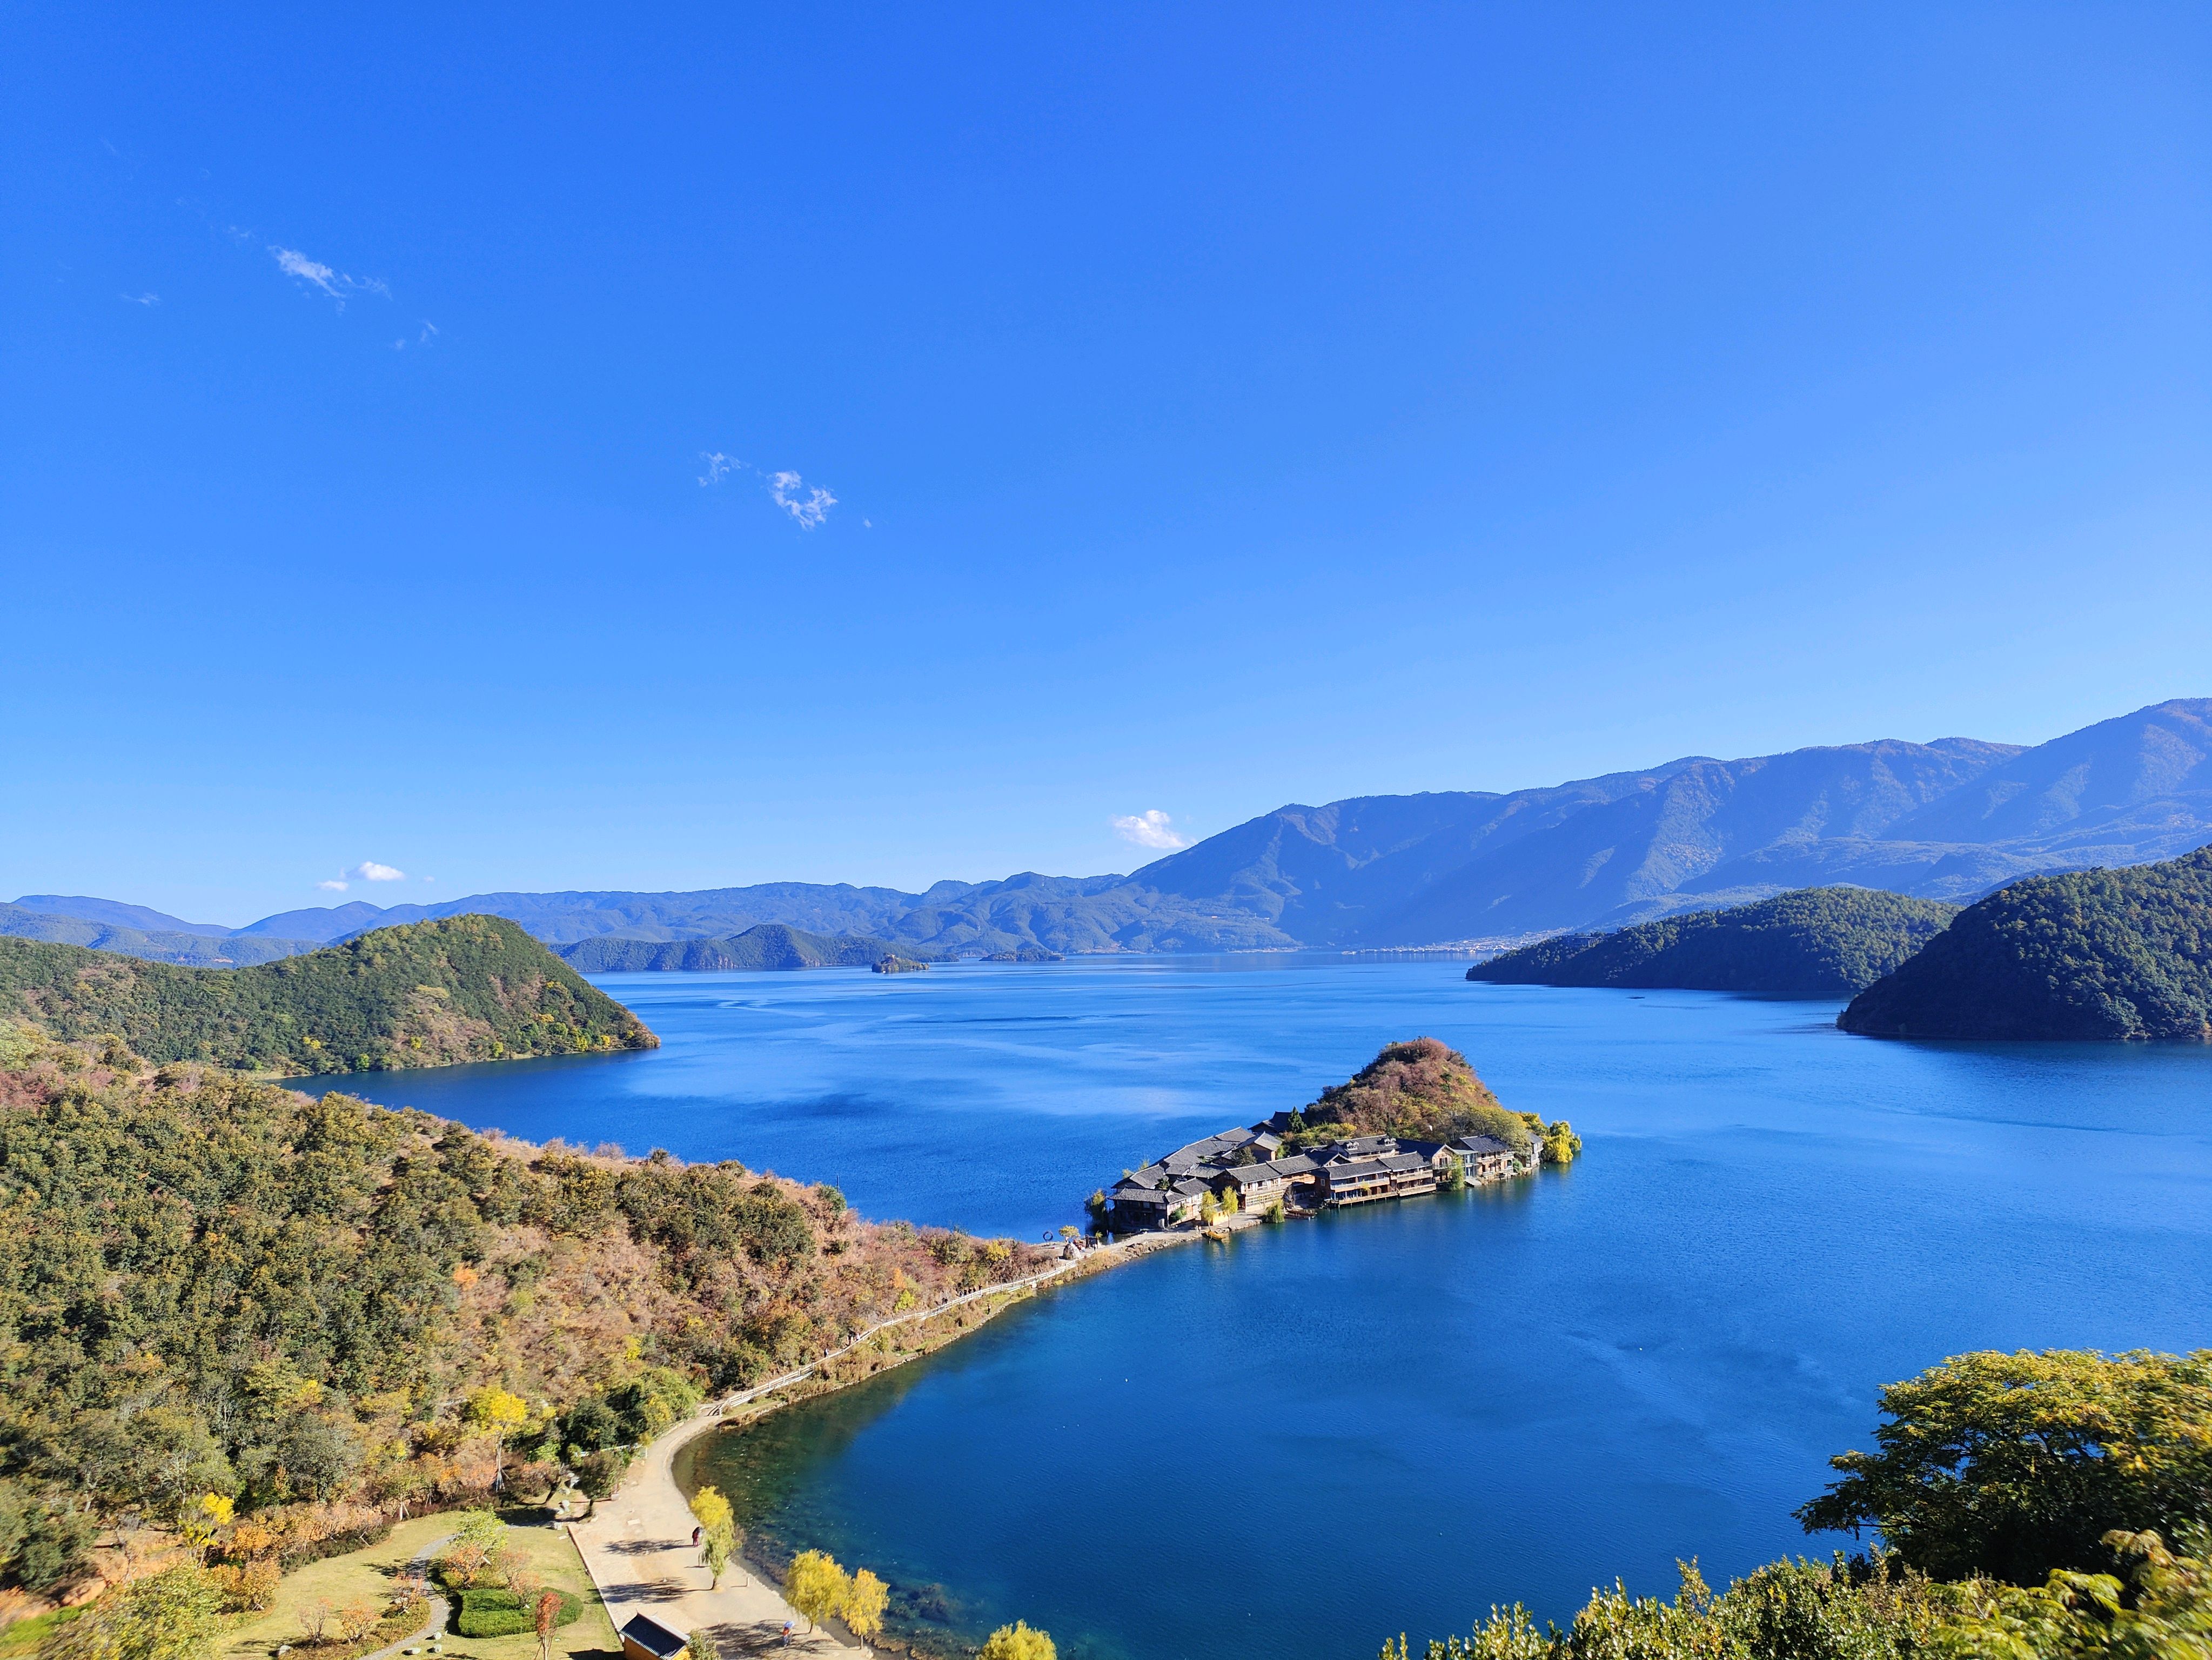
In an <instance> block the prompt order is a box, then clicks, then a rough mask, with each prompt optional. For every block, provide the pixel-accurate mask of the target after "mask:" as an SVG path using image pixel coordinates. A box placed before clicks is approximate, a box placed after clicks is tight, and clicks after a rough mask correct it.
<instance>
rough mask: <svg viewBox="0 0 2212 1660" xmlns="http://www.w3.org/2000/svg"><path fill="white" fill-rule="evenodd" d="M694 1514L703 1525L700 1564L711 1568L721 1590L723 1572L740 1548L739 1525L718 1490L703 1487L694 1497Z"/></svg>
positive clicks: (715, 1582)
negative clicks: (702, 1563)
mask: <svg viewBox="0 0 2212 1660" xmlns="http://www.w3.org/2000/svg"><path fill="white" fill-rule="evenodd" d="M691 1514H692V1516H693V1517H695V1518H696V1520H697V1522H698V1523H699V1560H701V1561H702V1562H704V1563H705V1564H706V1565H707V1572H708V1573H710V1574H711V1575H713V1576H714V1585H715V1586H716V1587H717V1588H718V1589H719V1588H720V1585H721V1583H722V1572H723V1570H725V1569H726V1568H727V1567H728V1566H730V1557H731V1555H732V1554H733V1553H734V1552H735V1551H736V1549H737V1547H738V1523H737V1518H736V1517H735V1516H734V1515H733V1514H732V1512H731V1510H730V1501H729V1500H728V1499H725V1498H724V1497H723V1496H722V1493H721V1490H720V1488H717V1487H702V1488H700V1489H699V1491H698V1492H697V1493H695V1494H693V1495H692V1499H691Z"/></svg>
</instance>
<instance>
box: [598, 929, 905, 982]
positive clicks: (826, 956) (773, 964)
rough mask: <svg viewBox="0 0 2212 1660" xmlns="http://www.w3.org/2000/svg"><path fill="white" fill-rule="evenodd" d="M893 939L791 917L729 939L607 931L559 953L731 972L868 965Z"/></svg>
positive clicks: (622, 969) (604, 963) (644, 966)
mask: <svg viewBox="0 0 2212 1660" xmlns="http://www.w3.org/2000/svg"><path fill="white" fill-rule="evenodd" d="M890 950H891V945H890V941H889V940H888V939H869V938H867V937H866V935H864V934H852V933H838V934H821V933H807V932H805V930H804V929H802V928H794V927H791V926H790V925H789V924H788V923H786V922H763V923H762V924H761V925H760V926H759V927H751V928H747V929H746V930H745V931H744V933H740V934H737V935H735V936H733V937H732V938H730V939H615V938H613V937H612V936H611V935H607V934H602V935H600V936H599V938H598V939H579V940H577V941H576V942H575V943H574V944H573V945H568V946H561V947H559V948H558V950H557V951H556V952H555V955H556V956H558V957H559V958H562V961H564V962H566V963H567V964H568V966H569V967H570V968H572V969H574V970H576V971H577V972H578V973H580V974H632V973H636V972H639V971H641V970H671V969H672V970H689V971H691V972H695V973H696V972H702V971H704V972H717V971H722V972H726V971H727V970H732V969H836V968H861V969H864V968H867V967H870V966H871V965H872V964H875V963H876V962H877V961H878V959H880V958H884V957H886V956H889V955H890Z"/></svg>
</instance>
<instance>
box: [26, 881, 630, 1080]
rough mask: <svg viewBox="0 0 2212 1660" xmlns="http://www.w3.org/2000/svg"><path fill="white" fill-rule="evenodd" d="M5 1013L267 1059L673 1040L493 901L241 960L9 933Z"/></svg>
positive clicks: (336, 1062) (569, 1049) (394, 1061)
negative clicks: (250, 962)
mask: <svg viewBox="0 0 2212 1660" xmlns="http://www.w3.org/2000/svg"><path fill="white" fill-rule="evenodd" d="M0 1014H15V1015H19V1016H21V1017H23V1018H27V1019H30V1020H32V1021H34V1022H35V1023H37V1024H38V1025H40V1026H41V1027H43V1028H44V1029H45V1030H46V1031H48V1032H50V1033H52V1035H54V1036H56V1037H65V1038H82V1037H93V1036H95V1035H100V1034H112V1035H115V1036H117V1037H120V1038H121V1040H122V1041H123V1043H124V1044H125V1046H127V1047H128V1048H129V1049H131V1050H132V1051H134V1052H135V1053H137V1054H138V1055H142V1056H143V1057H145V1058H146V1059H148V1060H150V1061H212V1062H214V1063H216V1065H219V1066H224V1067H243V1068H246V1069H249V1070H253V1071H262V1072H300V1073H327V1072H353V1071H362V1072H365V1071H369V1070H373V1069H384V1068H390V1067H432V1066H445V1065H449V1064H452V1063H453V1062H456V1061H489V1060H502V1059H516V1058H520V1057H522V1056H526V1055H568V1054H582V1053H592V1052H596V1051H601V1050H609V1049H650V1048H653V1046H654V1045H655V1044H657V1043H659V1039H658V1038H656V1037H653V1034H652V1033H651V1032H650V1031H647V1030H646V1029H645V1027H644V1025H642V1024H641V1023H640V1022H639V1020H638V1019H637V1018H636V1017H635V1015H633V1014H631V1013H630V1012H629V1010H628V1009H625V1008H624V1007H623V1006H622V1005H621V1004H619V1003H617V1002H616V1001H615V1000H613V999H612V998H611V997H609V996H608V995H607V994H605V993H604V992H602V991H600V990H599V989H598V988H596V987H594V986H592V985H591V984H589V983H588V982H586V981H585V979H584V978H583V976H580V975H579V974H578V973H577V972H576V971H575V970H574V969H572V968H570V967H569V966H568V964H565V963H563V962H562V961H561V960H560V959H559V958H556V957H555V956H554V955H553V954H552V953H551V952H549V951H547V950H546V949H545V947H544V946H541V945H540V944H538V941H537V940H535V939H532V938H531V937H530V936H529V935H528V934H526V933H524V932H523V931H522V930H521V929H520V927H517V926H516V925H515V924H513V922H510V921H506V920H505V919H503V918H501V917H496V916H479V915H469V916H456V917H453V918H450V919H448V920H446V921H435V922H418V923H415V924H413V925H412V926H410V927H396V928H383V929H380V930H379V931H378V932H376V933H371V934H364V935H362V937H361V938H360V939H356V940H353V941H350V942H349V943H348V944H346V945H343V946H333V947H331V948H328V949H326V950H323V951H316V952H307V953H306V954H305V955H302V956H298V957H289V958H284V959H283V961H281V962H276V963H269V964H262V965H259V966H258V967H253V968H242V969H191V968H179V967H174V966H172V965H170V964H161V963H149V962H144V961H141V960H139V959H137V958H131V957H125V956H118V955H115V954H112V953H108V952H94V951H88V950H84V949H82V948H81V947H78V946H59V945H42V944H35V943H33V942H32V941H29V940H23V939H6V938H0Z"/></svg>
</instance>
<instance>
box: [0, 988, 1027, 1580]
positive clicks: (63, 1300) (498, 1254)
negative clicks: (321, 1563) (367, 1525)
mask: <svg viewBox="0 0 2212 1660" xmlns="http://www.w3.org/2000/svg"><path fill="white" fill-rule="evenodd" d="M99 1056H100V1049H99V1048H98V1046H96V1045H82V1046H80V1045H70V1044H64V1043H55V1042H53V1041H52V1040H51V1039H48V1038H47V1037H45V1036H44V1035H43V1034H40V1033H38V1032H36V1031H33V1030H32V1029H31V1028H29V1027H27V1026H23V1025H0V1223H4V1225H0V1379H4V1383H5V1389H4V1391H0V1570H4V1572H5V1575H6V1576H7V1577H8V1578H9V1579H11V1580H12V1581H13V1582H15V1583H19V1584H24V1585H27V1587H29V1588H30V1589H31V1590H35V1591H51V1590H55V1589H56V1588H58V1587H61V1586H64V1585H66V1584H70V1583H72V1582H73V1581H74V1580H75V1579H77V1578H82V1576H83V1575H84V1574H85V1572H87V1568H86V1565H85V1553H86V1551H87V1549H88V1545H89V1542H90V1541H91V1537H92V1534H93V1530H94V1527H95V1526H96V1525H101V1524H105V1523H108V1522H112V1521H124V1522H128V1521H130V1520H131V1519H132V1518H137V1520H139V1521H142V1522H144V1521H150V1522H154V1523H160V1524H162V1525H164V1526H172V1527H173V1526H179V1525H182V1524H185V1523H190V1522H191V1520H192V1518H194V1517H197V1516H198V1515H199V1514H200V1513H201V1511H202V1509H203V1508H204V1506H203V1503H202V1501H203V1495H205V1494H208V1493H215V1494H218V1495H226V1496H230V1497H233V1498H234V1499H235V1501H236V1504H237V1507H238V1510H239V1511H240V1514H241V1516H243V1515H244V1514H245V1513H246V1512H249V1511H250V1512H252V1513H254V1514H255V1515H256V1516H257V1517H258V1518H259V1522H258V1525H259V1526H260V1527H261V1531H260V1532H259V1533H258V1534H257V1535H255V1536H256V1537H257V1538H260V1539H262V1540H263V1541H264V1545H265V1547H266V1548H268V1549H270V1550H276V1549H280V1548H282V1549H287V1550H289V1549H290V1548H292V1546H291V1545H290V1544H288V1543H286V1542H284V1541H312V1540H313V1538H315V1537H318V1536H319V1533H318V1532H317V1529H323V1530H325V1531H327V1529H329V1528H331V1527H332V1526H335V1525H338V1524H339V1523H342V1522H343V1521H344V1520H345V1518H346V1517H348V1516H352V1515H359V1514H360V1512H358V1511H349V1510H348V1509H347V1507H348V1506H349V1505H351V1506H361V1505H380V1506H388V1505H392V1504H394V1503H395V1502H397V1501H398V1500H401V1499H415V1500H424V1501H428V1500H441V1501H442V1500H453V1499H470V1498H471V1496H473V1497H474V1499H476V1500H477V1502H481V1501H482V1499H483V1493H484V1492H485V1489H486V1485H487V1483H488V1482H489V1481H490V1478H491V1475H492V1470H493V1467H494V1461H495V1457H496V1456H500V1454H501V1438H503V1440H504V1447H503V1450H504V1456H505V1460H506V1464H507V1469H508V1473H509V1480H510V1481H511V1482H513V1483H515V1484H517V1485H522V1484H526V1483H527V1482H532V1481H538V1482H542V1481H544V1480H546V1479H548V1478H549V1477H550V1474H551V1470H550V1463H551V1462H553V1461H558V1462H561V1463H563V1464H566V1465H567V1466H568V1468H572V1469H577V1470H580V1471H581V1472H583V1473H584V1474H585V1475H586V1486H587V1488H589V1489H592V1490H597V1488H599V1487H604V1486H605V1479H603V1478H609V1475H610V1471H611V1470H612V1471H615V1472H616V1473H618V1456H617V1455H616V1454H614V1453H612V1452H611V1451H610V1450H611V1449H616V1448H618V1447H619V1446H621V1445H622V1444H626V1443H632V1442H636V1441H640V1440H642V1439H644V1438H647V1437H649V1436H650V1435H652V1434H653V1433H656V1432H658V1431H659V1430H660V1429H661V1428H664V1427H665V1426H667V1425H668V1424H669V1423H670V1422H671V1421H672V1420H673V1418H674V1416H675V1415H677V1414H679V1413H681V1412H683V1411H685V1410H688V1409H689V1408H690V1406H691V1405H692V1404H694V1403H695V1402H697V1401H698V1400H699V1399H700V1398H701V1392H702V1390H709V1389H712V1390H720V1389H726V1388H729V1387H732V1386H735V1385H738V1384H743V1383H749V1382H753V1381H757V1380H759V1379H761V1378H763V1377H769V1376H773V1375H775V1373H776V1372H778V1371H780V1370H781V1369H782V1368H784V1367H786V1366H787V1365H791V1364H793V1363H795V1362H799V1361H803V1360H805V1359H811V1358H813V1357H815V1356H817V1355H819V1354H821V1353H823V1352H825V1351H826V1350H827V1349H829V1347H833V1346H835V1345H836V1344H838V1343H840V1342H841V1341H843V1340H844V1339H846V1338H848V1336H850V1335H852V1334H854V1333H855V1332H856V1331H858V1330H859V1329H861V1328H863V1327H865V1326H866V1325H867V1324H869V1323H872V1322H874V1321H876V1320H878V1319H879V1318H882V1317H883V1316H887V1315H889V1314H890V1313H892V1312H894V1311H896V1310H905V1309H908V1308H913V1307H916V1306H921V1307H927V1306H930V1305H933V1304H935V1303H936V1302H938V1301H941V1300H943V1299H944V1298H946V1297H948V1296H950V1295H951V1294H953V1293H955V1292H959V1291H963V1290H969V1289H974V1288H978V1287H981V1286H987V1285H990V1284H993V1283H996V1282H998V1281H1000V1280H1009V1279H1012V1278H1016V1277H1018V1276H1019V1275H1020V1274H1023V1273H1024V1272H1029V1271H1033V1269H1034V1268H1035V1267H1036V1259H1037V1258H1038V1256H1039V1253H1038V1251H1037V1250H1036V1248H1034V1247H1024V1246H1018V1245H1014V1244H1012V1243H1008V1242H1004V1241H998V1242H986V1241H979V1240H975V1239H971V1238H969V1237H965V1236H963V1235H959V1234H956V1233H951V1232H946V1231H941V1230H930V1229H923V1230H920V1231H917V1230H915V1229H913V1228H910V1227H908V1226H905V1225H876V1224H872V1223H868V1222H864V1221H861V1220H860V1219H857V1218H855V1217H854V1215H853V1214H852V1213H850V1212H849V1211H848V1210H847V1208H846V1207H845V1204H844V1201H843V1199H842V1197H841V1196H840V1195H838V1194H837V1192H836V1190H835V1189H829V1188H805V1187H801V1186H799V1185H798V1184H797V1183H792V1182H788V1181H782V1180H778V1179H776V1178H775V1177H769V1176H765V1175H763V1174H760V1173H757V1172H755V1171H748V1170H746V1169H745V1168H744V1166H742V1165H740V1164H735V1163H723V1164H708V1165H687V1164H684V1163H682V1162H681V1161H679V1160H677V1159H674V1158H670V1157H669V1156H668V1155H667V1154H665V1153H661V1152H656V1153H654V1154H653V1155H652V1156H651V1157H650V1158H642V1159H634V1158H622V1157H620V1156H618V1155H612V1154H610V1155H606V1156H601V1155H587V1154H584V1153H581V1152H576V1151H573V1150H570V1149H568V1148H564V1147H562V1146H559V1145H558V1144H555V1145H551V1146H544V1147H533V1146H526V1145H523V1144H520V1143H516V1142H512V1141H507V1140H501V1139H498V1138H497V1137H486V1136H482V1135H478V1134H474V1133H472V1132H471V1131H469V1130H467V1129H465V1128H462V1127H460V1126H459V1125H456V1124H452V1123H447V1122H443V1121H441V1120H439V1119H436V1118H433V1117H430V1116H428V1115H426V1114H422V1113H419V1112H414V1111H391V1110H385V1109H383V1108H380V1107H375V1106H371V1105H368V1104H366V1103H363V1102H362V1101H359V1100H356V1099H353V1098H349V1097H347V1096H344V1095H340V1094H336V1093H332V1094H327V1095H325V1096H322V1097H321V1098H310V1097H308V1096H307V1095H303V1094H300V1093H296V1092H294V1091H287V1090H284V1089H281V1088H278V1087H276V1086H275V1085H269V1084H264V1083H257V1082H253V1081H251V1080H248V1079H242V1078H240V1077H238V1076H237V1075H235V1074H217V1073H206V1072H203V1071H202V1069H200V1068H197V1067H188V1066H186V1067H175V1066H173V1067H165V1068H161V1069H160V1070H159V1071H158V1072H156V1071H154V1070H153V1069H151V1068H149V1067H143V1066H142V1065H140V1064H139V1063H138V1062H137V1061H136V1060H135V1058H133V1057H130V1056H126V1055H115V1054H112V1052H111V1054H110V1055H109V1056H108V1057H107V1059H106V1060H102V1059H100V1058H99ZM111 1061H112V1064H110V1062H111ZM134 1067H135V1068H136V1070H133V1068H134ZM863 1358H864V1357H862V1358H856V1359H854V1362H853V1363H852V1364H854V1365H860V1364H862V1359H863ZM840 1364H841V1365H843V1364H845V1363H843V1362H841V1363H840ZM611 1460H612V1461H615V1462H610V1461H611ZM533 1463H534V1464H535V1465H536V1466H537V1468H536V1471H535V1473H534V1474H533V1473H532V1471H531V1470H530V1469H528V1468H522V1469H518V1464H520V1465H521V1466H530V1465H532V1464H533ZM365 1519H367V1520H373V1519H374V1518H373V1517H366V1518H365ZM270 1541H275V1542H270Z"/></svg>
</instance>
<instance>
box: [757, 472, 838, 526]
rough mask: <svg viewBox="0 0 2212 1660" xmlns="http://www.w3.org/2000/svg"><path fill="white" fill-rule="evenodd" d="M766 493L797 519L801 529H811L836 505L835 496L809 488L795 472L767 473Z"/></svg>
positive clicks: (824, 490) (777, 504)
mask: <svg viewBox="0 0 2212 1660" xmlns="http://www.w3.org/2000/svg"><path fill="white" fill-rule="evenodd" d="M768 493H769V495H770V496H774V497H775V504H776V506H778V507H780V508H782V509H783V510H784V511H785V512H786V513H787V514H790V515H791V516H792V517H793V519H795V520H798V521H799V529H801V530H812V529H813V528H814V527H815V526H817V525H819V524H820V523H821V522H822V521H823V520H825V519H827V518H828V517H829V509H830V508H834V507H836V505H837V498H836V496H832V495H830V494H829V491H828V490H826V489H819V488H817V489H808V488H807V487H806V484H805V482H804V481H803V480H802V479H801V478H800V477H799V475H798V474H797V473H795V472H777V473H771V474H769V481H768Z"/></svg>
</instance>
